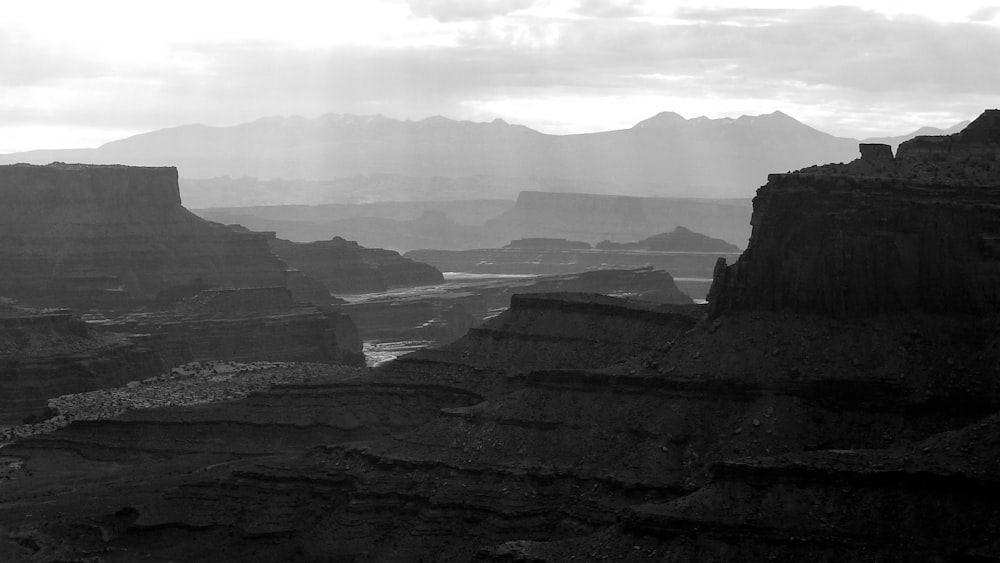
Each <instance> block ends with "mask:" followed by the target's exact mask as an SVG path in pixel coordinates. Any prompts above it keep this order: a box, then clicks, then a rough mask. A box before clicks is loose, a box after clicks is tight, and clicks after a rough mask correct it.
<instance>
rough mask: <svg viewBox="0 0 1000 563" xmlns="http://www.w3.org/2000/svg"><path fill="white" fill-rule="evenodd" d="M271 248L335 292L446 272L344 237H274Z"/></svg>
mask: <svg viewBox="0 0 1000 563" xmlns="http://www.w3.org/2000/svg"><path fill="white" fill-rule="evenodd" d="M270 248H271V250H272V251H274V253H275V254H277V255H278V256H279V257H280V258H281V259H282V260H284V261H285V262H287V263H288V264H289V265H291V266H292V267H294V268H297V269H299V270H301V271H302V272H303V273H305V274H306V275H307V276H309V277H310V278H314V279H317V280H319V281H321V282H322V283H323V284H324V285H325V286H326V287H327V288H329V290H330V291H332V292H333V293H340V294H351V293H373V292H377V291H385V290H387V289H389V288H392V287H412V286H420V285H432V284H436V283H441V282H442V281H444V276H442V275H441V272H439V271H438V270H437V269H435V268H434V267H433V266H429V265H427V264H423V263H421V262H414V261H413V260H409V259H407V258H403V257H402V256H400V255H399V253H398V252H393V251H391V250H383V249H381V248H365V247H363V246H361V245H359V244H358V243H356V242H353V241H349V240H344V239H342V238H340V237H334V238H333V239H332V240H325V241H317V242H308V243H299V242H291V241H287V240H282V239H279V238H272V239H271V241H270Z"/></svg>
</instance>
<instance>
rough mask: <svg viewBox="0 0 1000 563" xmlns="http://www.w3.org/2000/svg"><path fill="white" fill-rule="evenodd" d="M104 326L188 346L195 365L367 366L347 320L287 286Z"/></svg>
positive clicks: (208, 293)
mask: <svg viewBox="0 0 1000 563" xmlns="http://www.w3.org/2000/svg"><path fill="white" fill-rule="evenodd" d="M100 324H101V325H102V326H104V327H106V328H108V329H109V330H115V331H119V332H131V333H147V334H153V335H156V336H158V337H160V338H161V339H163V340H166V341H167V342H169V343H179V344H180V345H184V346H187V347H188V348H189V349H190V351H191V359H193V360H195V361H206V360H232V361H241V362H252V361H263V360H268V361H296V362H332V363H343V364H348V365H363V364H364V355H363V354H362V352H361V340H360V337H359V336H358V331H357V328H356V327H355V325H354V322H353V321H351V319H350V318H349V317H348V316H346V315H344V314H341V313H337V312H334V311H329V310H324V309H321V308H318V307H315V306H313V305H306V304H302V303H297V302H295V301H294V299H293V297H292V293H291V292H290V291H289V290H288V289H286V288H283V287H264V288H247V289H215V290H205V291H202V292H200V293H198V294H197V295H195V296H194V297H191V298H189V299H186V300H183V301H181V302H179V303H178V304H177V305H176V306H174V307H173V308H171V309H167V310H163V311H157V312H144V313H129V314H126V315H122V316H120V317H115V318H112V319H105V320H103V321H101V322H100Z"/></svg>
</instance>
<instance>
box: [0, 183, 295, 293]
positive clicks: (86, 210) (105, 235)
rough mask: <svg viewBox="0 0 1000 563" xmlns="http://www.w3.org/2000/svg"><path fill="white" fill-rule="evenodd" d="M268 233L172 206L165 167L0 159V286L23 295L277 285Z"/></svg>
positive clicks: (281, 276) (173, 187)
mask: <svg viewBox="0 0 1000 563" xmlns="http://www.w3.org/2000/svg"><path fill="white" fill-rule="evenodd" d="M268 238H269V237H268V236H267V235H265V234H261V233H252V232H237V231H235V230H234V229H231V228H229V227H226V226H223V225H219V224H216V223H211V222H208V221H205V220H203V219H201V218H199V217H197V216H195V215H194V214H192V213H191V212H189V211H188V210H187V209H185V208H184V207H182V206H181V200H180V195H179V191H178V186H177V170H176V169H175V168H172V167H158V168H147V167H134V166H117V165H89V164H88V165H84V164H62V163H53V164H50V165H47V166H31V165H23V164H15V165H10V166H0V264H3V268H2V269H0V295H9V296H12V297H15V298H17V299H19V300H21V301H22V302H25V303H29V304H30V303H34V304H38V305H43V306H49V305H59V306H70V307H78V308H85V309H90V308H115V307H118V306H122V305H124V304H130V305H135V304H139V303H153V302H158V301H169V300H172V299H174V298H177V297H182V296H185V295H191V294H193V293H195V292H196V291H198V290H200V289H205V288H210V287H259V286H275V285H287V282H288V278H289V276H290V275H289V273H288V266H287V265H286V264H285V263H284V262H282V261H281V260H280V259H278V258H277V257H276V256H274V255H273V254H272V253H271V252H270V250H269V249H268Z"/></svg>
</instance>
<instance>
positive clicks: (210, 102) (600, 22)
mask: <svg viewBox="0 0 1000 563" xmlns="http://www.w3.org/2000/svg"><path fill="white" fill-rule="evenodd" d="M526 3H527V2H519V1H515V0H510V1H503V2H501V1H483V2H464V1H463V2H457V1H456V2H441V1H433V0H411V1H410V6H411V9H412V10H413V12H414V13H415V14H418V15H419V14H425V15H424V16H421V17H428V18H429V17H433V18H437V19H439V20H440V21H443V22H457V23H449V24H434V25H442V26H445V27H447V29H448V30H449V33H451V35H450V36H449V37H450V39H449V41H447V42H441V43H440V44H423V45H405V46H398V47H385V46H373V45H369V46H358V45H354V46H344V45H335V46H327V47H322V48H317V47H313V46H308V47H307V46H292V45H289V44H288V43H283V42H277V41H228V42H207V41H201V42H189V43H185V44H183V45H173V46H171V47H170V49H169V51H168V52H167V53H166V56H164V57H163V58H162V59H152V60H149V61H146V63H145V64H142V65H131V66H129V65H122V64H120V63H113V62H109V61H103V62H102V61H101V60H96V59H95V60H92V61H88V60H82V59H81V57H78V56H76V55H75V54H73V53H56V52H53V51H50V50H49V51H47V50H46V48H45V46H44V44H38V43H35V44H32V43H30V42H25V41H22V40H21V39H20V38H17V37H12V36H10V35H9V34H8V35H0V50H2V51H3V52H4V53H11V52H16V53H18V56H17V57H2V58H0V77H2V80H0V121H2V122H4V123H6V124H9V123H18V124H28V123H45V124H52V123H56V122H64V123H71V124H74V125H77V126H80V127H88V128H95V127H98V126H104V127H108V128H116V129H118V130H121V129H154V128H160V127H168V126H174V125H178V124H182V123H191V122H202V123H208V124H214V125H229V124H234V123H238V122H241V121H249V120H253V119H256V118H258V117H261V116H264V115H293V114H299V115H306V116H312V115H320V114H323V113H328V112H336V113H358V114H370V113H384V114H386V115H390V116H394V117H402V118H409V119H419V118H422V117H426V116H429V115H434V114H441V115H446V116H451V117H461V118H468V117H470V116H476V117H480V116H485V115H486V114H488V113H500V112H499V110H498V109H497V108H499V109H509V110H510V111H523V113H520V114H514V115H504V114H499V115H496V116H497V117H504V118H505V119H507V120H508V121H517V120H518V118H519V117H521V116H523V117H525V118H532V119H535V120H536V122H528V123H526V124H528V125H536V126H537V123H541V122H542V121H544V120H542V121H537V120H538V119H540V118H539V117H538V116H545V115H546V112H545V110H544V104H545V103H552V104H556V105H558V104H562V105H561V106H560V108H561V109H560V111H559V112H552V115H556V114H558V115H560V116H561V117H560V118H561V119H562V120H563V121H564V124H563V126H562V128H561V129H559V130H560V131H565V130H572V128H573V127H574V117H573V112H572V111H562V110H563V109H565V108H566V107H572V108H579V111H580V112H581V113H583V112H586V114H587V115H581V116H580V118H579V121H580V123H587V124H588V126H591V127H597V123H598V122H599V119H598V116H600V115H602V114H603V115H608V116H610V118H609V121H614V122H615V123H619V122H620V119H619V118H616V117H615V116H616V115H620V114H622V113H623V112H624V111H626V109H627V110H628V111H636V110H635V109H634V108H635V107H639V106H638V105H635V104H638V103H640V102H641V104H642V106H641V107H643V108H646V107H648V108H649V115H652V114H653V113H656V112H658V111H661V110H675V111H682V113H684V114H685V115H688V116H693V115H697V114H698V113H709V114H714V115H719V114H725V113H727V112H730V111H741V112H749V111H751V110H756V108H759V112H769V111H773V110H775V109H781V110H783V111H785V112H786V113H789V114H791V115H793V116H795V117H799V118H812V119H811V120H810V121H809V122H810V124H811V125H814V126H816V127H819V128H821V129H825V130H832V131H834V132H838V133H842V134H851V131H852V128H858V127H868V128H872V127H881V128H882V129H881V130H874V131H871V134H873V135H874V134H882V133H887V132H890V131H891V130H892V127H897V128H898V127H902V130H905V129H907V128H911V127H909V125H908V124H907V125H906V126H905V127H903V126H902V125H899V124H897V125H895V126H893V125H892V123H891V121H892V120H893V119H897V118H894V117H892V116H893V115H894V114H903V113H906V114H908V115H915V116H919V117H920V118H921V119H925V118H934V119H936V120H937V121H934V122H924V123H918V124H916V125H922V124H925V123H930V124H935V125H950V124H951V123H950V122H951V121H952V120H951V118H950V117H954V120H953V121H958V120H960V119H967V118H969V117H974V116H975V115H976V114H978V112H979V111H981V110H982V109H983V107H986V106H990V107H993V106H995V105H996V101H995V100H996V98H995V96H996V93H997V92H1000V64H997V63H998V60H997V58H998V55H996V53H1000V30H998V29H997V28H995V27H993V26H989V25H982V24H980V23H975V22H957V23H955V22H953V23H942V22H935V21H932V20H930V19H927V18H921V17H915V16H896V17H890V16H886V15H882V14H879V13H876V12H873V11H868V10H863V9H859V8H846V7H839V8H829V7H828V8H815V9H780V10H762V9H700V8H699V9H694V8H686V9H682V10H677V11H675V12H674V13H673V20H672V21H666V22H665V21H664V20H661V19H651V18H641V17H640V18H633V17H626V16H628V15H630V14H635V13H637V10H640V9H641V7H640V6H639V5H638V4H637V3H635V2H625V3H621V2H618V3H615V2H606V1H602V2H586V1H584V2H580V4H579V5H578V6H577V8H578V10H577V13H576V14H574V16H564V17H549V16H543V15H538V14H535V13H530V12H520V11H518V10H519V9H520V8H521V7H522V6H524V5H525V4H526ZM585 14H588V15H587V17H579V16H581V15H585ZM498 15H504V17H494V16H498ZM432 23H433V22H429V21H423V22H421V25H424V24H432ZM661 104H662V105H661ZM684 104H686V105H684ZM681 105H684V108H681V107H680V106H681ZM699 108H700V109H699ZM879 116H882V117H881V118H880V117H879ZM885 116H890V117H885ZM635 117H639V118H641V117H642V116H634V115H633V116H632V117H630V118H629V119H634V118H635ZM880 119H881V121H880ZM898 119H903V118H898ZM906 119H910V118H909V117H907V118H906ZM634 120H638V119H634ZM882 123H885V124H886V125H884V126H883V125H882ZM552 126H553V128H557V124H555V123H552ZM915 128H916V127H912V129H915ZM902 130H900V132H902ZM0 144H3V145H4V146H8V145H10V143H9V142H7V141H5V142H4V143H0Z"/></svg>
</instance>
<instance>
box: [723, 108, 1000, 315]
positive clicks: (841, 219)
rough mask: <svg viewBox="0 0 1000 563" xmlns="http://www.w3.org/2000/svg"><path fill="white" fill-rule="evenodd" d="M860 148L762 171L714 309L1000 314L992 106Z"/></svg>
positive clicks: (999, 131)
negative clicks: (929, 130)
mask: <svg viewBox="0 0 1000 563" xmlns="http://www.w3.org/2000/svg"><path fill="white" fill-rule="evenodd" d="M861 155H862V156H861V158H860V159H858V160H856V161H854V162H851V163H849V164H847V165H826V166H816V167H811V168H806V169H803V170H800V171H798V172H793V173H789V174H772V175H770V176H769V178H768V183H767V185H765V186H764V187H762V188H761V189H760V190H759V191H758V192H757V197H756V198H754V204H753V205H754V212H753V215H752V218H751V224H752V225H753V232H752V234H751V237H750V243H749V246H748V247H747V250H746V252H744V253H743V255H742V256H741V257H740V259H739V260H738V261H737V262H736V263H735V264H733V265H731V266H728V267H726V266H723V265H720V266H719V267H717V269H716V272H715V276H714V277H715V285H714V287H713V289H712V292H713V293H712V297H711V299H710V300H711V302H712V309H713V313H714V314H719V313H722V312H726V311H738V310H767V311H773V310H793V311H800V312H817V313H824V314H833V315H839V316H866V315H873V314H879V313H887V312H893V311H915V310H921V311H930V312H952V311H962V312H967V313H992V312H996V311H997V310H1000V157H998V155H1000V111H998V110H990V111H987V112H985V113H984V114H983V115H982V116H980V117H979V118H978V119H976V120H975V121H974V122H972V123H971V124H970V125H969V126H968V127H967V128H966V129H964V130H963V131H962V132H960V133H957V134H955V135H951V136H943V137H917V138H915V139H912V140H910V141H906V142H904V143H902V144H901V145H900V146H899V150H898V154H897V155H896V156H895V157H894V156H893V154H892V151H891V150H890V148H889V147H888V146H887V145H862V146H861Z"/></svg>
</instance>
